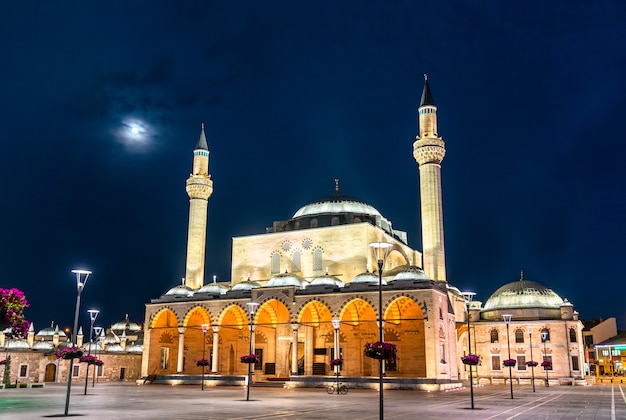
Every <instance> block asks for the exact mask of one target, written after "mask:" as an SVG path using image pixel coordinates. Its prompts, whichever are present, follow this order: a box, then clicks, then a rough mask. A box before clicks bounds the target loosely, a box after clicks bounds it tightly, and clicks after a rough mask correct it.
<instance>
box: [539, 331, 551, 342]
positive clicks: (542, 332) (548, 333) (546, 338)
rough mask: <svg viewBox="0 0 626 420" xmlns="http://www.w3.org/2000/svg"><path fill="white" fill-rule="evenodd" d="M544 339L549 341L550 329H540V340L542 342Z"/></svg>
mask: <svg viewBox="0 0 626 420" xmlns="http://www.w3.org/2000/svg"><path fill="white" fill-rule="evenodd" d="M544 337H545V338H544ZM545 341H550V331H548V329H547V328H544V329H542V330H541V342H542V343H543V342H545Z"/></svg>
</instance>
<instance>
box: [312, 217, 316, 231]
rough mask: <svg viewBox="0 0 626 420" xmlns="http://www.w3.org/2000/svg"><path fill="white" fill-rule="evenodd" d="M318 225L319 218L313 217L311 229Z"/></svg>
mask: <svg viewBox="0 0 626 420" xmlns="http://www.w3.org/2000/svg"><path fill="white" fill-rule="evenodd" d="M316 227H317V219H311V229H312V228H316Z"/></svg>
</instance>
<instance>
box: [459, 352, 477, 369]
mask: <svg viewBox="0 0 626 420" xmlns="http://www.w3.org/2000/svg"><path fill="white" fill-rule="evenodd" d="M461 361H462V362H463V364H464V365H470V366H476V365H477V364H478V363H480V356H478V355H477V354H472V353H470V354H466V355H465V356H463V357H461Z"/></svg>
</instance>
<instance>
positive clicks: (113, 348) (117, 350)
mask: <svg viewBox="0 0 626 420" xmlns="http://www.w3.org/2000/svg"><path fill="white" fill-rule="evenodd" d="M105 350H106V351H108V352H110V353H124V351H125V350H124V349H123V348H122V346H121V345H119V344H111V345H109V346H106V348H105Z"/></svg>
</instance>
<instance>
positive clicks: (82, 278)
mask: <svg viewBox="0 0 626 420" xmlns="http://www.w3.org/2000/svg"><path fill="white" fill-rule="evenodd" d="M72 273H74V274H76V291H77V294H76V310H75V311H74V329H73V330H72V345H74V344H75V343H76V332H77V331H78V311H79V310H80V294H81V293H82V291H83V289H84V288H85V285H86V284H87V279H89V275H90V274H91V271H87V270H72ZM73 370H74V359H70V371H69V373H68V375H67V394H66V396H65V415H66V416H67V413H68V411H69V408H70V391H71V390H72V374H73Z"/></svg>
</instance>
